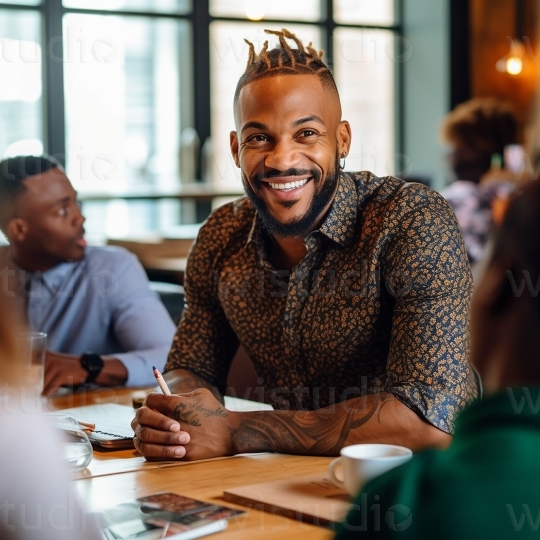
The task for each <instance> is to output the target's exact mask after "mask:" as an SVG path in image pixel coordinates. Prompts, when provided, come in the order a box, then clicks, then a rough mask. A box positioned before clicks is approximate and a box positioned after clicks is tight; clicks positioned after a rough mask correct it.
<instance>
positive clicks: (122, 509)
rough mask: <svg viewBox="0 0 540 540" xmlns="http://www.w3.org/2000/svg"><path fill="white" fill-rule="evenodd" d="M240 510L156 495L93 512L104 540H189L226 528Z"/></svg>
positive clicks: (179, 496) (168, 494)
mask: <svg viewBox="0 0 540 540" xmlns="http://www.w3.org/2000/svg"><path fill="white" fill-rule="evenodd" d="M243 513H244V512H242V511H241V510H236V509H234V508H228V507H225V506H219V505H217V504H213V503H208V502H204V501H199V500H197V499H192V498H191V497H185V496H184V495H177V494H176V493H170V492H167V493H157V494H154V495H150V496H148V497H141V498H140V499H136V500H134V501H131V502H128V503H124V504H120V505H118V506H114V507H112V508H109V509H106V510H102V511H101V512H96V513H94V514H93V517H94V518H95V519H96V520H97V523H98V526H99V527H100V528H101V530H102V535H103V538H104V540H154V539H158V538H170V539H171V540H173V539H174V540H189V539H191V538H199V537H201V536H205V535H207V534H212V533H215V532H218V531H222V530H223V529H226V528H227V523H228V522H227V520H228V519H229V518H232V517H235V516H238V515H240V514H243Z"/></svg>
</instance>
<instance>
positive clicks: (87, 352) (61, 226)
mask: <svg viewBox="0 0 540 540" xmlns="http://www.w3.org/2000/svg"><path fill="white" fill-rule="evenodd" d="M0 189H1V190H2V193H3V195H2V197H1V198H0V229H1V230H2V232H3V233H4V234H5V236H6V238H7V240H8V241H9V244H10V245H9V247H7V248H4V249H2V250H0V251H4V252H7V255H6V262H5V264H3V265H2V266H1V267H0V277H1V280H0V284H1V286H2V287H4V289H5V290H6V291H8V292H9V294H10V295H12V296H15V297H16V299H17V300H18V302H19V304H20V305H21V304H22V308H23V309H24V310H25V312H26V318H27V323H28V326H29V327H30V329H31V330H35V331H39V332H45V333H47V347H48V348H49V350H48V351H47V357H46V362H45V387H44V394H46V395H50V394H52V393H54V391H55V390H57V389H58V388H59V387H60V386H64V385H67V386H70V385H78V384H83V383H86V384H92V383H93V384H97V385H99V386H120V385H125V386H131V387H133V386H147V385H151V384H154V383H155V381H154V377H153V375H152V366H153V365H155V366H157V367H158V368H159V369H161V368H162V367H163V366H164V365H165V360H166V358H167V353H168V351H169V348H170V345H171V342H172V338H173V335H174V331H175V325H174V323H173V322H172V320H171V318H170V316H169V314H168V313H167V311H166V310H165V307H164V306H163V304H162V303H161V302H160V300H159V298H157V296H156V294H155V293H154V292H153V291H152V290H151V289H150V287H149V284H148V279H147V277H146V274H145V273H144V270H143V268H142V267H141V265H140V263H139V261H138V260H137V258H136V257H135V256H134V255H133V254H131V253H129V252H127V251H126V250H124V249H122V248H118V247H112V246H106V247H96V246H87V245H86V240H85V239H84V233H85V231H84V226H83V224H84V221H85V218H84V216H83V215H82V213H81V210H80V207H79V204H78V201H77V192H76V191H75V190H74V189H73V186H72V185H71V183H70V181H69V179H68V178H67V176H66V174H65V172H64V169H63V168H62V166H61V165H60V163H59V162H58V161H56V160H55V159H53V158H51V157H49V156H18V157H13V158H9V159H6V160H4V161H2V162H0Z"/></svg>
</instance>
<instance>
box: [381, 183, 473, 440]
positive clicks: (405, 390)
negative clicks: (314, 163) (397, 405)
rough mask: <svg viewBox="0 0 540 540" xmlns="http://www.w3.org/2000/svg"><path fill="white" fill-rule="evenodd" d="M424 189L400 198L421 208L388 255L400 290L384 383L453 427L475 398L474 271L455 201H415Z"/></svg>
mask: <svg viewBox="0 0 540 540" xmlns="http://www.w3.org/2000/svg"><path fill="white" fill-rule="evenodd" d="M406 191H407V190H405V192H406ZM417 196H418V194H404V195H403V196H402V200H401V201H400V202H399V204H400V205H402V207H403V208H407V207H409V208H414V210H410V211H406V210H405V211H404V212H403V213H401V215H402V216H403V217H402V218H401V219H400V220H399V222H396V223H395V224H394V226H395V227H396V228H397V230H398V233H397V234H396V235H395V236H394V237H393V240H392V241H391V242H390V243H389V245H388V247H387V250H386V251H387V253H386V256H385V257H384V260H385V267H384V268H383V269H382V271H383V275H384V276H385V279H386V281H387V283H388V284H389V285H390V287H392V289H393V295H394V297H395V308H394V314H393V322H392V334H391V342H390V352H389V356H388V362H387V368H386V371H387V372H386V376H387V379H386V384H385V386H386V391H388V392H391V393H392V394H393V395H395V396H396V397H397V398H398V399H399V400H401V401H402V402H403V403H405V404H406V405H408V406H409V407H410V408H411V409H413V410H415V411H416V412H418V413H419V414H421V415H422V416H423V417H424V418H425V419H426V420H427V421H429V422H430V423H432V424H433V425H435V426H436V427H438V428H439V429H441V430H443V431H445V432H448V433H452V431H453V425H454V420H455V416H456V414H457V413H458V412H459V411H460V410H461V409H463V407H464V406H465V405H466V403H468V402H469V401H471V399H473V398H474V397H476V383H475V381H474V374H473V372H472V368H471V366H470V364H469V357H468V356H469V304H470V296H471V292H472V278H471V274H470V269H469V266H468V263H467V257H466V252H465V246H464V243H463V239H462V236H461V233H460V230H459V226H458V223H457V221H456V218H455V216H454V213H453V212H452V210H451V209H450V207H449V206H448V204H447V203H446V202H445V201H444V199H442V198H441V197H436V198H435V200H433V199H431V201H430V203H429V204H425V205H423V204H422V203H421V201H420V204H419V201H415V200H412V198H414V197H417ZM408 199H411V200H408ZM396 214H399V212H397V213H396ZM396 214H395V215H396ZM472 394H474V395H472Z"/></svg>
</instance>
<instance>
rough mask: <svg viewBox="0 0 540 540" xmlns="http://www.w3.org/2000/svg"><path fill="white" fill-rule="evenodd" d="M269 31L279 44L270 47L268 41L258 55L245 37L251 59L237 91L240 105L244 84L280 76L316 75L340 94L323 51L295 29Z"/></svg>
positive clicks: (237, 86) (326, 85) (267, 31)
mask: <svg viewBox="0 0 540 540" xmlns="http://www.w3.org/2000/svg"><path fill="white" fill-rule="evenodd" d="M265 32H266V33H267V34H273V35H276V36H278V37H279V45H280V46H279V47H276V48H275V49H270V50H268V41H265V42H264V45H263V48H262V49H261V51H260V52H259V54H257V53H256V52H255V46H254V45H253V43H251V42H250V41H248V40H247V39H245V40H244V41H245V42H246V43H247V44H248V46H249V58H248V62H247V66H246V70H245V71H244V74H243V75H242V76H241V77H240V80H239V81H238V84H237V85H236V91H235V93H234V104H235V105H236V103H237V101H238V97H239V96H240V91H241V90H242V88H244V86H246V85H247V84H249V83H252V82H254V81H257V80H259V79H264V78H265V77H276V76H278V75H316V76H317V77H319V80H320V81H321V83H322V85H323V87H325V88H329V89H330V90H332V91H334V92H335V93H336V95H338V90H337V86H336V82H335V80H334V77H333V75H332V72H331V71H330V68H329V67H328V66H327V65H326V64H325V63H324V62H323V56H324V52H323V51H317V50H315V49H314V48H313V47H312V44H311V43H309V45H307V46H305V45H304V44H303V43H302V41H300V40H299V39H298V38H297V37H296V36H295V35H294V34H293V33H292V32H289V31H288V30H287V29H285V28H283V29H282V30H281V32H280V31H278V30H265ZM287 39H290V40H292V41H294V43H295V44H296V48H291V47H290V46H289V44H288V43H287Z"/></svg>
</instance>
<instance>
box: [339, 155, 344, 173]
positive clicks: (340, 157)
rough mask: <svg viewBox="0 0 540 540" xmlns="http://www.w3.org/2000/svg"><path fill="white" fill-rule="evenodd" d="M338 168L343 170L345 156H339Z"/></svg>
mask: <svg viewBox="0 0 540 540" xmlns="http://www.w3.org/2000/svg"><path fill="white" fill-rule="evenodd" d="M339 168H340V169H341V170H343V169H344V168H345V154H341V156H339Z"/></svg>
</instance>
